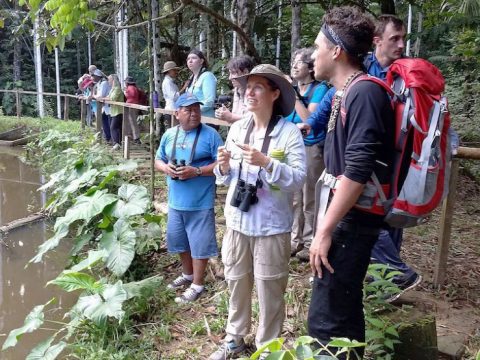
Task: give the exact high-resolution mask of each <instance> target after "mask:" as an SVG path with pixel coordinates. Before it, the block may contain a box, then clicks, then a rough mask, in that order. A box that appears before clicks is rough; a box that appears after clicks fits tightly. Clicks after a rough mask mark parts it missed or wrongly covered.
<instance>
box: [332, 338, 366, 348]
mask: <svg viewBox="0 0 480 360" xmlns="http://www.w3.org/2000/svg"><path fill="white" fill-rule="evenodd" d="M328 346H329V347H346V348H356V347H365V346H367V344H366V343H363V342H358V341H357V340H350V339H347V338H336V339H333V340H332V341H330V342H329V343H328Z"/></svg>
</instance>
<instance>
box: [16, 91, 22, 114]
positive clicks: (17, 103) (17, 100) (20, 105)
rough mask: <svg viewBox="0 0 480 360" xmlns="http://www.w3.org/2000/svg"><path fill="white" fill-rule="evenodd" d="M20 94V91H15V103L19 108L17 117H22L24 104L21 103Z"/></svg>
mask: <svg viewBox="0 0 480 360" xmlns="http://www.w3.org/2000/svg"><path fill="white" fill-rule="evenodd" d="M20 100H21V99H20V92H19V91H18V90H16V91H15V101H16V106H17V117H18V118H21V117H22V102H21V101H20Z"/></svg>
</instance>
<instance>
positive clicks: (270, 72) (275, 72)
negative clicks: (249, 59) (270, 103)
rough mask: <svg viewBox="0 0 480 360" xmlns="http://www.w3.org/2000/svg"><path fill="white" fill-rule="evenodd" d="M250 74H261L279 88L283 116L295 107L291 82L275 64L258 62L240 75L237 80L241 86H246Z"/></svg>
mask: <svg viewBox="0 0 480 360" xmlns="http://www.w3.org/2000/svg"><path fill="white" fill-rule="evenodd" d="M251 75H257V76H262V77H264V78H267V79H269V80H270V81H272V82H273V83H275V85H277V87H278V88H279V89H280V108H281V111H282V115H283V116H287V115H290V114H291V113H292V111H293V109H294V108H295V97H296V96H295V90H293V86H292V84H290V82H289V81H288V80H287V79H286V77H285V74H284V73H282V72H281V71H280V70H279V69H278V68H277V67H276V66H274V65H271V64H260V65H257V66H255V67H254V68H253V69H252V71H250V73H248V74H246V75H241V76H239V77H237V78H235V80H237V81H238V82H239V83H240V84H241V85H242V87H243V88H246V86H247V82H248V77H249V76H251Z"/></svg>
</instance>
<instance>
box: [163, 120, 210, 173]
mask: <svg viewBox="0 0 480 360" xmlns="http://www.w3.org/2000/svg"><path fill="white" fill-rule="evenodd" d="M201 130H202V124H200V125H198V127H197V133H196V134H195V140H194V141H193V146H192V152H191V153H190V160H189V161H188V163H187V165H190V164H191V163H192V162H193V156H194V155H195V149H196V148H197V143H198V138H199V137H200V131H201ZM179 132H180V125H177V132H176V133H175V139H174V140H173V148H172V155H171V156H170V160H171V161H176V160H177V159H176V154H177V139H178V133H179ZM185 136H187V135H185Z"/></svg>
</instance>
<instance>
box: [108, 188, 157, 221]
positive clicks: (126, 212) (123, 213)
mask: <svg viewBox="0 0 480 360" xmlns="http://www.w3.org/2000/svg"><path fill="white" fill-rule="evenodd" d="M118 196H119V198H120V200H118V201H117V203H116V204H115V207H114V208H113V216H115V217H117V218H121V217H128V216H133V215H139V214H143V213H144V212H145V211H147V209H148V205H149V204H150V198H149V196H148V192H147V189H146V188H145V187H144V186H139V185H133V184H123V185H122V186H121V187H120V189H118Z"/></svg>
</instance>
